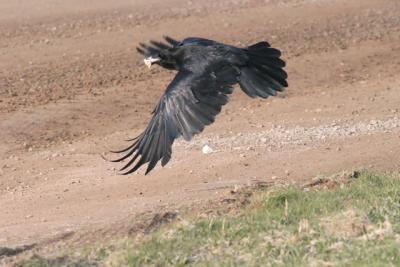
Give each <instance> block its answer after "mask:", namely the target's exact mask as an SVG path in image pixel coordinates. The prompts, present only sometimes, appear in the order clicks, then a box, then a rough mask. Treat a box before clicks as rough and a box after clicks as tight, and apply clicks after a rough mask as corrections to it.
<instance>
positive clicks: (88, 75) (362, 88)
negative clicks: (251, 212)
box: [0, 0, 400, 247]
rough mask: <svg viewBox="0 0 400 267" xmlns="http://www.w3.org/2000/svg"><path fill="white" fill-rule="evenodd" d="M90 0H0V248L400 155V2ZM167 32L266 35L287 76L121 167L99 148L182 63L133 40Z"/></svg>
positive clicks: (130, 129)
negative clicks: (164, 59)
mask: <svg viewBox="0 0 400 267" xmlns="http://www.w3.org/2000/svg"><path fill="white" fill-rule="evenodd" d="M92 3H93V2H92V1H88V0H85V1H78V0H73V1H48V0H30V1H27V0H24V1H5V0H0V207H1V214H0V247H14V246H20V245H27V244H32V243H38V244H51V243H52V242H53V241H57V240H58V239H57V238H58V237H59V238H60V239H62V238H63V237H65V238H69V237H70V236H71V235H79V234H80V233H84V232H87V231H92V230H93V229H113V232H112V233H113V234H114V233H116V232H118V230H117V229H115V228H116V227H117V226H118V227H119V226H120V225H125V226H126V225H130V224H132V223H134V222H135V219H136V215H137V214H139V213H142V212H146V211H151V212H153V211H158V210H168V209H175V208H176V207H179V206H182V205H183V206H190V205H195V204H196V205H201V203H202V202H204V201H205V200H209V199H215V198H218V197H220V196H221V195H223V194H225V193H226V191H228V190H230V189H231V188H233V187H234V186H237V185H247V184H252V183H255V182H258V181H266V182H269V181H285V182H304V181H305V180H310V179H312V178H313V177H315V176H316V175H319V174H330V173H333V172H337V171H340V170H344V169H360V168H371V169H380V170H399V169H400V146H399V144H400V75H399V73H400V15H399V14H400V2H399V1H398V0H329V1H328V0H268V1H261V0H223V1H218V2H215V1H211V0H210V1H209V0H206V1H184V0H168V1H156V0H152V1H145V0H137V1H128V0H114V1H111V2H110V1H106V0H97V1H96V5H95V6H93V4H92ZM164 34H167V35H171V36H173V37H176V38H184V37H187V36H202V37H207V38H212V39H216V40H220V41H223V42H227V43H231V44H234V45H239V46H246V45H249V44H252V43H255V42H257V41H261V40H267V41H269V42H270V43H272V45H273V46H275V47H278V48H280V49H282V50H283V51H284V58H285V59H286V60H287V64H288V67H287V71H288V74H289V84H290V85H289V88H288V90H287V92H285V93H284V94H281V95H280V96H279V97H275V98H269V99H267V100H258V99H256V100H254V99H250V98H248V97H246V96H245V95H244V94H243V93H242V92H240V90H236V92H235V93H234V94H233V95H232V97H231V102H230V104H229V105H227V106H226V107H225V108H224V109H223V112H222V113H221V114H220V116H219V117H218V118H217V121H216V123H215V124H213V125H212V126H210V127H208V128H206V130H205V131H204V132H203V133H202V134H201V135H200V136H198V137H197V138H195V140H194V141H193V142H191V143H186V142H184V141H179V142H177V143H176V144H175V145H174V150H173V152H174V153H173V159H172V161H171V163H170V164H169V165H167V167H165V168H161V167H157V168H156V169H155V170H154V171H153V172H152V173H151V174H150V175H148V176H144V175H143V170H141V171H140V172H139V173H137V174H133V175H130V176H120V175H117V173H116V171H117V170H118V168H119V167H120V166H121V165H118V164H112V163H109V162H107V161H105V160H104V159H103V158H102V155H103V156H105V157H108V158H111V157H113V155H112V154H108V153H107V151H109V150H112V149H114V150H115V149H119V148H123V147H124V146H126V143H125V142H124V141H123V140H125V139H128V138H129V137H134V136H135V135H136V134H138V133H139V132H140V131H141V130H142V129H143V128H144V127H145V126H146V124H147V122H148V119H149V117H150V111H151V110H152V108H153V107H154V105H155V104H156V102H157V101H158V98H159V97H160V95H161V94H162V92H163V90H164V89H165V87H166V85H167V84H168V82H169V81H170V80H171V79H172V77H173V75H174V74H173V73H172V72H168V71H165V70H162V69H160V68H154V69H152V70H151V71H149V70H148V69H147V68H146V67H145V66H144V64H143V62H142V58H141V57H140V55H138V54H137V53H136V52H135V46H136V45H137V44H138V42H141V41H147V40H149V39H160V38H161V36H162V35H164ZM204 144H208V145H209V146H210V147H212V148H213V149H214V153H211V154H206V155H205V154H203V153H202V152H201V148H202V146H203V145H204ZM199 203H200V204H199ZM106 232H107V231H106V230H104V231H102V232H101V233H102V234H106ZM68 233H72V234H71V235H70V234H68ZM97 237H98V238H100V237H99V236H96V235H93V236H92V238H93V239H94V240H96V238H97ZM49 240H50V241H49ZM81 241H82V242H86V240H81ZM46 242H47V243H46Z"/></svg>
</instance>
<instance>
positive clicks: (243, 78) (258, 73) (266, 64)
mask: <svg viewBox="0 0 400 267" xmlns="http://www.w3.org/2000/svg"><path fill="white" fill-rule="evenodd" d="M245 51H246V52H247V55H248V57H249V63H248V64H247V65H246V66H244V67H242V68H241V74H240V81H239V85H240V87H241V88H242V90H243V91H244V92H245V93H246V94H247V95H249V96H250V97H257V96H258V97H262V98H267V97H268V96H270V95H271V96H275V95H276V94H277V91H280V92H281V91H283V90H284V87H287V86H288V83H287V81H286V79H287V73H286V72H285V70H284V69H283V68H284V67H285V65H286V64H285V61H283V60H282V59H281V58H280V57H281V51H279V50H278V49H275V48H272V47H270V45H269V44H268V43H267V42H260V43H257V44H254V45H252V46H249V47H248V48H247V49H245Z"/></svg>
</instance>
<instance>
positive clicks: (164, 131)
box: [114, 37, 288, 174]
mask: <svg viewBox="0 0 400 267" xmlns="http://www.w3.org/2000/svg"><path fill="white" fill-rule="evenodd" d="M164 39H165V42H166V43H163V42H157V41H150V44H143V43H141V44H140V45H139V47H138V48H137V51H138V52H139V53H141V54H142V55H144V56H145V57H151V59H152V60H153V61H154V62H155V64H158V65H160V66H162V67H164V68H167V69H173V70H176V71H178V72H177V74H176V76H175V78H174V79H173V80H172V82H171V83H170V84H169V85H168V87H167V89H166V91H165V93H164V94H163V96H161V99H160V100H159V102H158V104H157V106H156V107H155V109H154V111H153V115H152V118H151V120H150V123H149V125H148V126H147V128H146V129H145V130H144V131H143V133H141V134H140V135H139V136H138V137H137V138H135V139H134V140H131V141H133V143H132V144H131V145H130V146H129V147H128V148H126V149H123V150H121V151H117V153H124V152H125V153H126V154H125V155H124V156H122V157H121V158H119V159H117V160H114V162H120V161H124V160H126V159H128V162H127V163H126V164H125V165H124V167H123V168H122V169H121V171H124V172H123V174H129V173H133V172H135V171H136V170H138V169H139V168H140V167H141V166H142V165H144V164H146V163H148V166H147V170H146V174H147V173H149V172H150V171H151V170H152V169H153V168H154V167H155V166H156V165H157V163H158V162H159V161H160V160H161V165H162V166H165V165H166V164H167V163H168V162H169V160H170V159H171V155H172V149H171V148H172V144H173V143H174V141H175V139H177V138H178V137H181V136H182V137H183V138H184V139H185V140H187V141H189V140H191V139H192V138H193V136H194V135H196V134H198V133H200V132H202V131H203V129H204V127H205V126H206V125H209V124H211V123H213V122H214V120H215V117H216V115H217V114H218V113H219V112H220V111H221V108H222V106H223V105H225V104H226V103H227V102H228V95H229V94H231V93H232V91H233V87H232V86H233V85H235V84H237V83H238V84H239V85H240V87H241V88H242V90H243V91H244V92H245V93H246V94H247V95H249V96H250V97H262V98H267V97H268V96H274V95H276V94H277V91H283V89H284V87H287V86H288V84H287V82H286V79H287V74H286V72H285V71H284V70H283V67H284V66H285V62H284V61H283V60H282V59H281V58H280V56H281V52H280V51H279V50H278V49H275V48H271V47H270V44H269V43H267V42H260V43H257V44H254V45H251V46H249V47H247V48H243V49H242V48H238V47H234V46H231V45H225V44H222V43H219V42H216V41H212V40H208V39H204V38H194V37H191V38H186V39H184V40H183V41H178V40H175V39H173V38H171V37H164ZM153 61H152V62H153Z"/></svg>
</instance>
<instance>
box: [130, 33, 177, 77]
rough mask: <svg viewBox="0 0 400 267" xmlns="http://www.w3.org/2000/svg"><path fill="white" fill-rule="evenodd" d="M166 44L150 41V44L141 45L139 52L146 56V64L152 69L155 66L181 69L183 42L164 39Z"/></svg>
mask: <svg viewBox="0 0 400 267" xmlns="http://www.w3.org/2000/svg"><path fill="white" fill-rule="evenodd" d="M164 39H165V41H166V43H164V42H157V41H150V44H144V43H140V44H139V47H137V48H136V49H137V51H138V52H139V53H140V54H142V55H143V56H144V60H143V61H144V64H145V65H146V66H147V67H148V68H151V67H152V66H153V65H154V64H157V65H160V66H162V67H164V68H167V69H174V70H177V69H179V62H180V61H181V60H180V58H181V56H182V53H181V52H183V51H181V50H183V47H182V45H183V44H182V42H179V41H177V40H174V39H172V38H170V37H164Z"/></svg>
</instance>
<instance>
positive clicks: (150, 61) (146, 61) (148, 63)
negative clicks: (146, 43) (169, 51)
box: [143, 56, 161, 69]
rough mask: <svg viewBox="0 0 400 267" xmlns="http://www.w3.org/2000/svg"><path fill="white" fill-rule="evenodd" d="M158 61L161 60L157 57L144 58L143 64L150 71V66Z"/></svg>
mask: <svg viewBox="0 0 400 267" xmlns="http://www.w3.org/2000/svg"><path fill="white" fill-rule="evenodd" d="M160 60H161V58H159V57H152V56H150V57H147V58H145V59H144V60H143V61H144V64H145V65H146V66H147V67H148V68H149V69H150V68H151V65H153V64H154V63H156V62H158V61H160Z"/></svg>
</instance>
